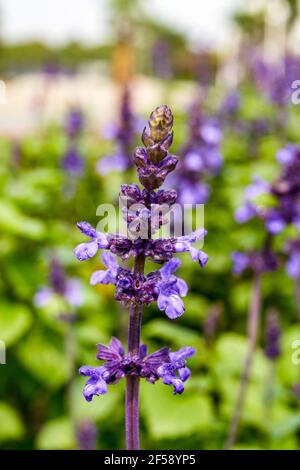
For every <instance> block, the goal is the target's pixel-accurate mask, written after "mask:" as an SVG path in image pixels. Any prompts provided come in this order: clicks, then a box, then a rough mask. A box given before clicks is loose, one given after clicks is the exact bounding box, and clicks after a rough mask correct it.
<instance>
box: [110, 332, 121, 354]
mask: <svg viewBox="0 0 300 470" xmlns="http://www.w3.org/2000/svg"><path fill="white" fill-rule="evenodd" d="M109 347H110V349H112V350H113V351H115V352H116V353H118V354H119V355H120V356H124V353H125V351H124V348H123V345H122V343H121V341H120V340H119V339H118V338H116V337H115V336H112V338H111V340H110V343H109Z"/></svg>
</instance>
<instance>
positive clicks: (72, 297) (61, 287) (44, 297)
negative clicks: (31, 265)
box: [34, 258, 83, 307]
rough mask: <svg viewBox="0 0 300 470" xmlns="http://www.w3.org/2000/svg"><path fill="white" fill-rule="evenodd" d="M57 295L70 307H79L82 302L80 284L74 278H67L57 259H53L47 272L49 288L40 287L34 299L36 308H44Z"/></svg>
mask: <svg viewBox="0 0 300 470" xmlns="http://www.w3.org/2000/svg"><path fill="white" fill-rule="evenodd" d="M55 295H59V296H61V297H63V298H64V299H65V300H66V302H67V303H68V304H69V305H70V306H71V307H80V305H82V302H83V294H82V288H81V283H80V282H79V281H78V280H77V279H75V278H68V277H67V276H66V273H65V271H64V269H63V267H62V265H61V263H60V262H59V261H58V259H57V258H53V260H52V262H51V265H50V270H49V287H42V288H41V289H40V290H39V291H38V292H37V293H36V294H35V297H34V304H35V305H36V306H37V307H45V306H46V305H47V304H48V303H49V302H50V301H51V299H52V298H53V297H54V296H55Z"/></svg>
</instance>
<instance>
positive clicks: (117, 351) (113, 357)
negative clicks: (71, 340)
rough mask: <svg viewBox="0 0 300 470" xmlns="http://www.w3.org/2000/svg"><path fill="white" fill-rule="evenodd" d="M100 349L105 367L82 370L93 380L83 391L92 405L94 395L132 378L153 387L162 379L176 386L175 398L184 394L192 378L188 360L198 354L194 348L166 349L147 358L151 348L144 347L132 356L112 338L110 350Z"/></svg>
mask: <svg viewBox="0 0 300 470" xmlns="http://www.w3.org/2000/svg"><path fill="white" fill-rule="evenodd" d="M97 347H98V354H97V359H99V360H101V361H105V362H104V364H103V365H102V366H100V367H90V366H82V367H81V368H80V369H79V372H80V374H81V375H83V376H85V377H90V378H89V379H88V381H87V383H86V385H85V387H84V390H83V394H84V397H85V399H86V400H87V401H91V400H92V399H93V396H94V395H103V394H105V393H107V385H111V384H116V383H118V382H119V380H121V379H122V378H124V377H126V376H128V375H131V376H135V377H140V378H144V379H146V380H147V381H148V382H150V383H152V384H153V383H155V382H156V381H157V380H159V379H160V378H161V379H162V381H163V383H164V384H166V385H172V386H173V388H174V391H173V393H174V394H177V393H179V394H180V393H182V392H183V391H184V382H185V381H186V380H187V379H188V378H189V376H190V370H189V369H188V368H187V367H186V359H188V358H190V357H191V356H192V355H193V354H194V353H195V350H194V349H193V348H190V347H186V348H182V349H180V350H179V351H177V352H174V353H172V352H169V349H168V348H162V349H159V350H158V351H156V352H154V353H152V354H150V355H147V346H146V345H144V344H143V345H141V346H140V349H139V353H138V354H135V355H129V354H125V350H124V348H123V346H122V344H121V342H120V341H119V340H118V339H117V338H115V337H112V339H111V341H110V343H109V346H108V347H107V346H104V345H102V344H98V346H97ZM177 374H178V375H177Z"/></svg>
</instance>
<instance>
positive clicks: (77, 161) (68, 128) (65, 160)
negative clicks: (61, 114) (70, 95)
mask: <svg viewBox="0 0 300 470" xmlns="http://www.w3.org/2000/svg"><path fill="white" fill-rule="evenodd" d="M64 127H65V133H66V135H67V137H68V141H69V142H68V147H67V150H66V152H65V153H64V155H63V157H62V160H61V166H62V168H63V169H64V170H65V171H66V173H68V174H69V175H70V176H73V177H76V176H77V177H80V176H81V175H82V172H83V167H84V161H83V158H82V155H81V153H80V151H79V146H78V140H79V138H80V135H81V133H82V131H83V128H84V115H83V112H82V111H81V109H79V108H72V109H70V111H69V112H68V114H67V116H66V121H65V126H64Z"/></svg>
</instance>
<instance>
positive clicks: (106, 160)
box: [96, 87, 142, 175]
mask: <svg viewBox="0 0 300 470" xmlns="http://www.w3.org/2000/svg"><path fill="white" fill-rule="evenodd" d="M131 106H132V105H131V94H130V90H129V88H128V87H125V88H124V90H123V93H122V97H121V106H120V115H119V122H118V123H117V124H109V125H108V126H107V127H106V128H104V131H103V133H104V137H105V138H106V139H108V140H113V141H115V143H116V145H117V149H116V151H115V153H113V154H112V155H107V156H105V157H102V158H101V159H100V160H99V161H98V163H97V167H96V169H97V172H98V173H99V175H105V174H107V173H110V172H111V171H116V170H117V171H123V170H127V169H128V168H131V167H132V166H133V163H134V162H133V159H132V153H133V148H134V144H135V141H136V139H137V135H138V133H140V129H141V128H142V122H141V120H140V119H138V118H137V117H136V116H135V115H134V114H133V111H132V107H131Z"/></svg>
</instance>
